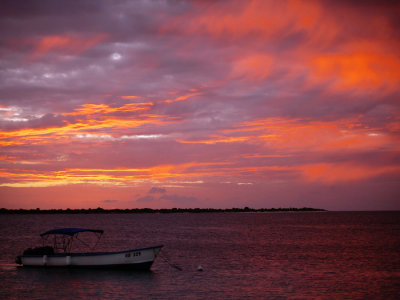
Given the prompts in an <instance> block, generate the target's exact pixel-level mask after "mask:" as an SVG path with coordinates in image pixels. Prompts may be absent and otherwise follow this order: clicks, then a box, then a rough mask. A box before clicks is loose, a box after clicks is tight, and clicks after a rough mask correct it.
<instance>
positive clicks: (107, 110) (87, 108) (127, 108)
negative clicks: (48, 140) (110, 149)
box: [64, 102, 153, 116]
mask: <svg viewBox="0 0 400 300" xmlns="http://www.w3.org/2000/svg"><path fill="white" fill-rule="evenodd" d="M152 106H153V103H151V102H145V103H128V104H125V105H123V106H120V107H110V106H109V105H107V104H83V105H81V107H80V108H76V109H75V110H74V112H71V113H65V114H64V116H79V115H94V114H111V113H115V112H137V111H147V110H149V109H150V108H151V107H152Z"/></svg>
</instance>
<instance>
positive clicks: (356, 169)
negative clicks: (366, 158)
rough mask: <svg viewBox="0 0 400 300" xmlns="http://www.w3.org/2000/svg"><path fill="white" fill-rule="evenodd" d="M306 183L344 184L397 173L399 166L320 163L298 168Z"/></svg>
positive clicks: (399, 169)
mask: <svg viewBox="0 0 400 300" xmlns="http://www.w3.org/2000/svg"><path fill="white" fill-rule="evenodd" d="M299 170H300V171H301V172H302V174H303V176H304V178H305V179H306V180H308V181H321V182H324V183H335V182H346V181H354V180H363V179H368V178H373V177H376V176H379V175H383V174H388V173H399V172H400V166H379V167H377V166H368V165H356V164H352V163H320V164H312V165H304V166H300V167H299Z"/></svg>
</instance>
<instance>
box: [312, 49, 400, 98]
mask: <svg viewBox="0 0 400 300" xmlns="http://www.w3.org/2000/svg"><path fill="white" fill-rule="evenodd" d="M310 63H311V68H312V69H313V76H314V77H315V78H317V79H324V80H331V81H333V85H334V87H336V88H339V89H348V88H355V89H363V90H371V89H378V88H383V89H386V90H389V91H393V90H397V89H398V86H399V84H400V58H399V57H398V55H395V54H394V53H384V52H375V51H373V52H370V51H368V47H366V48H364V49H363V50H361V49H360V50H358V49H354V50H351V51H348V52H344V53H338V54H326V55H317V56H316V57H314V58H313V59H312V60H311V62H310Z"/></svg>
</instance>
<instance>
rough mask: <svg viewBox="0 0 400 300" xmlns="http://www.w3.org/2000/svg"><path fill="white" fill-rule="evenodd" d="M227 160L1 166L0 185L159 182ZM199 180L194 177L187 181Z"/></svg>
mask: <svg viewBox="0 0 400 300" xmlns="http://www.w3.org/2000/svg"><path fill="white" fill-rule="evenodd" d="M228 164H229V163H212V162H211V163H196V162H192V163H186V164H177V165H158V166H153V167H148V168H133V169H132V168H115V169H85V168H80V169H78V168H76V169H66V170H61V171H48V172H39V171H30V173H29V172H28V171H27V170H17V171H14V172H13V171H10V170H7V169H0V176H1V177H3V178H7V179H8V182H6V183H1V184H0V186H10V187H45V186H54V185H66V184H77V183H91V184H97V185H103V184H111V185H125V184H132V183H135V182H136V183H141V182H158V181H168V180H178V181H179V182H180V183H185V182H188V179H189V178H198V177H201V176H210V175H216V174H222V171H221V170H220V166H223V165H228ZM189 182H191V183H193V182H200V181H199V180H197V181H189Z"/></svg>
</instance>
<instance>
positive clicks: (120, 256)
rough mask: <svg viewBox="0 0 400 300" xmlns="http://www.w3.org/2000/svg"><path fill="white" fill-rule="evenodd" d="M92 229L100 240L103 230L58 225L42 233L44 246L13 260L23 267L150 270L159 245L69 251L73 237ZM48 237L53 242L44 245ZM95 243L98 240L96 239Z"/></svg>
mask: <svg viewBox="0 0 400 300" xmlns="http://www.w3.org/2000/svg"><path fill="white" fill-rule="evenodd" d="M83 232H91V233H94V234H95V235H96V236H97V242H98V241H99V240H100V238H101V236H102V234H103V230H99V229H84V228H61V229H53V230H50V231H47V232H45V233H42V234H41V235H40V236H41V237H42V239H43V246H42V247H37V248H33V249H32V248H29V249H27V250H25V251H24V253H23V254H22V255H20V256H17V258H16V263H18V264H20V265H22V266H24V267H68V268H123V269H132V270H149V269H150V267H151V266H152V264H153V262H154V260H155V259H156V257H157V256H158V253H159V252H160V250H161V248H162V247H163V246H162V245H160V246H154V247H146V248H138V249H130V250H124V251H117V252H78V253H73V252H71V248H72V243H73V241H74V240H80V239H79V234H80V233H83ZM49 240H51V241H52V244H53V245H52V246H47V245H46V244H48V242H49ZM96 244H97V243H96Z"/></svg>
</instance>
